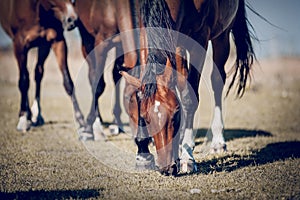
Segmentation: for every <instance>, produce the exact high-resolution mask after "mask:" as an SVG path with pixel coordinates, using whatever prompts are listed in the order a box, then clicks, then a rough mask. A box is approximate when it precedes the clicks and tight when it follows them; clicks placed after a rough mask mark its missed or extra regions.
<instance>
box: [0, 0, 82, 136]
mask: <svg viewBox="0 0 300 200" xmlns="http://www.w3.org/2000/svg"><path fill="white" fill-rule="evenodd" d="M0 20H1V24H2V27H3V29H4V30H5V31H6V32H7V34H8V35H9V36H10V37H11V38H12V40H13V46H14V53H15V57H16V59H17V62H18V67H19V90H20V92H21V108H20V113H19V117H20V118H19V122H18V125H17V130H19V131H27V130H28V129H29V128H30V126H31V125H35V126H38V125H42V124H43V123H44V120H43V117H42V115H41V110H40V85H41V80H42V78H43V72H44V62H45V60H46V58H47V56H48V54H49V52H50V49H51V48H52V49H53V51H54V53H55V56H56V58H57V62H58V64H59V68H60V70H61V72H62V75H63V82H64V87H65V90H66V92H67V94H68V95H69V96H70V97H71V99H72V102H73V106H74V113H75V117H76V120H77V122H78V123H79V125H80V126H84V118H83V115H82V113H81V111H80V109H79V106H78V103H77V100H76V97H75V92H74V85H73V81H72V79H71V77H70V73H69V70H68V65H67V45H66V41H65V38H64V35H63V31H64V30H71V29H73V28H74V27H75V21H76V20H77V14H76V13H75V11H74V8H73V5H72V3H71V1H68V0H24V1H23V0H2V1H0ZM33 47H37V48H38V61H37V64H36V68H35V80H36V94H35V100H34V103H33V106H32V108H31V110H30V108H29V100H28V89H29V73H28V70H27V54H28V51H29V50H30V49H31V48H33Z"/></svg>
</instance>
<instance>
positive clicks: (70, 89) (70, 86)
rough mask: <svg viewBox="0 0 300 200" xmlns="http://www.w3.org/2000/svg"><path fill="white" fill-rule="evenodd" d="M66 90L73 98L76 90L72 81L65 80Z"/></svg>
mask: <svg viewBox="0 0 300 200" xmlns="http://www.w3.org/2000/svg"><path fill="white" fill-rule="evenodd" d="M64 88H65V91H66V92H67V94H68V95H69V96H72V94H73V89H74V84H73V81H72V80H70V79H64Z"/></svg>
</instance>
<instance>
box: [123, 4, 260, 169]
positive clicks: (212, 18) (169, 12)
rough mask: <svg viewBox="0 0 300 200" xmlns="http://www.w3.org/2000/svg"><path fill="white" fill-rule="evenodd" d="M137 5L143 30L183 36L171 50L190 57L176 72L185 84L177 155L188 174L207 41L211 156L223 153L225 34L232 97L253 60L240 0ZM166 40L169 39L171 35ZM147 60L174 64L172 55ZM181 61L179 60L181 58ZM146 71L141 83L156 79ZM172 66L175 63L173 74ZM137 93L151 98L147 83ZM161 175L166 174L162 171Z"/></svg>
mask: <svg viewBox="0 0 300 200" xmlns="http://www.w3.org/2000/svg"><path fill="white" fill-rule="evenodd" d="M142 2H144V6H145V8H147V9H148V11H147V10H145V13H147V16H148V17H145V18H144V19H147V18H148V19H147V20H146V24H145V26H146V27H149V26H151V27H152V26H154V27H163V28H168V29H172V30H178V31H180V32H181V33H183V34H185V35H187V36H189V38H188V39H187V40H184V39H183V40H177V41H175V42H176V46H177V47H180V48H181V49H186V50H187V51H188V52H189V54H190V61H189V62H190V68H189V69H187V68H186V67H181V70H178V71H180V72H183V75H185V76H186V80H187V81H186V82H184V81H183V82H182V83H181V86H180V87H179V89H180V96H181V105H182V110H183V113H184V114H183V116H184V119H182V120H183V125H182V127H183V128H182V129H183V130H184V131H183V137H182V138H181V147H182V151H181V156H180V165H181V171H183V172H193V171H195V170H196V168H195V167H196V165H195V160H194V157H193V148H194V145H195V143H194V137H195V136H194V133H193V121H194V115H195V111H196V109H197V107H198V103H199V94H198V87H199V82H200V77H201V72H202V67H203V64H204V60H205V55H206V49H207V47H208V41H211V42H212V47H213V60H214V63H215V65H214V68H213V72H212V75H211V80H212V87H213V91H214V97H215V109H214V116H213V120H212V124H211V129H212V139H211V144H210V145H211V150H212V151H213V152H219V151H222V150H226V144H225V141H224V137H223V131H224V125H223V118H222V93H223V88H224V84H225V81H226V72H225V69H224V65H225V62H226V61H227V59H228V56H229V49H230V46H229V36H230V33H232V35H233V38H234V42H235V46H236V51H237V55H236V65H235V70H234V74H233V79H232V81H231V83H230V85H229V89H228V91H229V90H230V88H231V87H232V86H233V84H234V82H235V81H236V79H238V84H237V95H238V96H240V97H241V96H242V95H243V94H244V91H245V87H246V83H247V80H248V76H249V72H250V69H251V65H252V63H253V60H254V58H255V54H254V51H253V48H252V43H251V38H250V33H249V30H248V25H247V18H246V11H245V3H244V0H228V1H220V0H211V1H206V0H184V1H181V0H174V1H171V0H153V1H148V0H145V1H142ZM166 4H167V6H166ZM162 14H163V16H162ZM169 16H171V17H169ZM162 36H163V35H161V34H159V33H157V34H156V35H154V36H152V37H147V39H148V40H149V39H150V41H151V43H162V42H165V43H167V42H171V40H168V39H167V40H166V37H162ZM170 37H171V38H172V36H170ZM161 38H163V40H164V41H163V40H161ZM190 39H192V40H193V41H194V44H193V43H190V42H188V40H190ZM148 42H149V41H148ZM173 42H174V41H173ZM195 43H196V44H195ZM167 45H168V44H167ZM198 46H201V47H202V48H203V50H201V49H200V50H199V48H197V47H198ZM173 50H174V48H173ZM181 52H184V51H181ZM149 55H150V58H149V57H148V61H149V60H151V59H152V58H155V59H157V58H158V59H157V60H156V62H157V61H158V62H159V63H161V64H162V63H165V62H166V61H165V59H162V58H161V56H162V57H164V58H168V59H170V60H171V61H172V60H174V56H172V54H167V53H165V54H163V55H162V54H161V51H152V52H151V53H149V54H148V56H149ZM182 56H184V55H183V54H182ZM151 57H152V58H151ZM172 57H173V58H172ZM152 61H153V60H152ZM154 61H155V60H154ZM161 61H163V62H161ZM148 66H150V68H147V69H145V70H146V73H145V74H146V75H147V76H148V77H145V76H144V77H145V79H147V80H149V79H151V80H155V79H157V76H156V75H157V73H147V71H150V72H151V71H155V70H153V66H152V68H151V65H148ZM178 67H179V66H178V64H177V69H178ZM179 68H180V67H179ZM154 69H155V66H154ZM126 75H127V74H126ZM149 76H150V77H149ZM127 79H128V80H131V79H133V81H131V82H132V83H134V82H136V81H137V80H135V79H134V78H133V77H132V76H130V75H129V78H127ZM153 88H154V89H153ZM143 94H144V95H147V96H149V95H148V94H154V95H155V86H153V84H152V86H150V87H149V86H148V87H146V90H142V95H143ZM227 94H228V92H227ZM148 110H149V109H148ZM166 171H168V169H167V170H166Z"/></svg>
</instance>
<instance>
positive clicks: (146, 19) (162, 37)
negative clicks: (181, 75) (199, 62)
mask: <svg viewBox="0 0 300 200" xmlns="http://www.w3.org/2000/svg"><path fill="white" fill-rule="evenodd" d="M140 11H141V18H142V22H143V25H144V27H150V28H154V29H148V30H147V32H146V34H147V42H148V49H149V54H148V57H147V64H146V69H145V74H144V76H143V79H142V82H143V84H145V89H144V96H145V97H146V98H147V97H151V96H152V95H153V94H154V93H155V91H156V75H158V74H162V73H163V72H164V70H165V64H166V62H167V58H169V59H170V62H171V64H172V66H173V67H175V55H174V53H173V52H175V48H176V42H175V39H174V36H172V35H171V33H170V31H168V30H174V29H175V22H174V21H173V19H172V17H171V14H170V10H169V8H168V5H167V3H166V2H165V0H142V1H141V8H140Z"/></svg>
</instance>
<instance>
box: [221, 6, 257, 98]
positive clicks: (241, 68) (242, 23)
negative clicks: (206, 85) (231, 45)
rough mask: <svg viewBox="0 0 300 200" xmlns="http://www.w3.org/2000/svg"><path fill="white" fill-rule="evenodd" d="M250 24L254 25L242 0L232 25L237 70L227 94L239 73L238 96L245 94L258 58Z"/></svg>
mask: <svg viewBox="0 0 300 200" xmlns="http://www.w3.org/2000/svg"><path fill="white" fill-rule="evenodd" d="M248 25H249V26H250V27H252V25H251V24H250V22H249V21H248V19H247V16H246V10H245V2H244V0H240V1H239V7H238V10H237V14H236V18H235V22H234V24H233V27H232V34H233V37H234V42H235V46H236V53H237V57H236V63H235V72H234V75H233V78H232V81H231V83H230V85H229V88H228V91H227V93H226V96H227V95H228V93H229V91H230V89H231V87H232V86H233V84H234V82H235V79H236V77H237V74H239V80H238V85H237V96H238V97H242V96H243V95H244V92H245V88H246V83H247V80H248V77H249V76H250V74H249V72H250V70H251V66H252V64H253V61H254V59H256V56H255V53H254V50H253V47H252V42H251V33H250V31H249V29H248ZM252 28H253V27H252Z"/></svg>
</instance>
